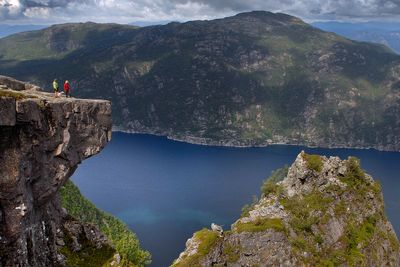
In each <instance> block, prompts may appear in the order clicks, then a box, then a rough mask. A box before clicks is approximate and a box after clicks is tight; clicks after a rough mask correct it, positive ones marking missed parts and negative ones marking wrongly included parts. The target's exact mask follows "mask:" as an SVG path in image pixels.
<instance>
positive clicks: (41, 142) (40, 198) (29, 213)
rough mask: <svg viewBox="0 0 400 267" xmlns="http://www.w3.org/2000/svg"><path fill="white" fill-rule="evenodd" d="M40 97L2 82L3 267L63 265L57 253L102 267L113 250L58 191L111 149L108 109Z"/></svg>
mask: <svg viewBox="0 0 400 267" xmlns="http://www.w3.org/2000/svg"><path fill="white" fill-rule="evenodd" d="M10 89H13V90H10ZM38 89H39V88H38V87H36V86H32V85H30V84H25V83H22V82H19V81H16V80H13V79H10V78H7V77H3V76H1V77H0V266H59V265H65V263H66V256H67V255H63V254H62V253H60V251H72V252H73V253H76V254H79V253H82V254H80V255H81V256H82V259H83V257H86V256H93V258H92V259H91V260H92V262H93V265H97V266H101V265H102V264H104V263H105V262H107V261H110V260H112V258H113V256H114V253H115V249H114V248H113V246H112V245H111V243H110V242H109V241H108V240H107V238H106V237H105V236H104V235H103V234H102V233H101V232H100V231H99V230H98V229H97V227H95V226H94V225H91V224H85V223H81V222H79V221H77V220H76V219H74V218H73V217H71V216H69V215H68V214H67V213H66V211H65V210H63V209H62V208H61V206H60V201H59V196H58V191H59V189H60V187H61V186H62V185H63V184H64V183H65V182H66V180H67V179H68V178H69V177H70V176H71V175H72V174H73V173H74V171H75V170H76V168H77V165H78V164H79V163H81V162H82V160H84V159H86V158H88V157H90V156H92V155H94V154H97V153H98V152H100V151H101V150H102V149H103V147H104V146H105V145H106V143H107V142H108V141H110V138H111V103H110V102H109V101H102V100H84V99H65V98H54V97H52V95H51V94H46V93H43V92H40V91H38ZM64 254H65V253H64Z"/></svg>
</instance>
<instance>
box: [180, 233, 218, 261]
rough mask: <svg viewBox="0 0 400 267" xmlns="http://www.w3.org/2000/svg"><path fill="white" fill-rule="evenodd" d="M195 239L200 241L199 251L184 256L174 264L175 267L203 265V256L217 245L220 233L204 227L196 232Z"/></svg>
mask: <svg viewBox="0 0 400 267" xmlns="http://www.w3.org/2000/svg"><path fill="white" fill-rule="evenodd" d="M194 239H195V240H197V241H198V242H199V247H198V250H197V253H196V254H194V255H191V256H188V257H186V258H183V259H182V260H181V261H180V262H175V263H174V264H172V266H173V267H186V266H193V267H194V266H201V265H200V260H201V258H202V257H204V256H205V255H207V254H208V253H209V252H210V250H211V249H212V248H213V247H214V246H215V245H216V243H217V241H218V239H219V236H218V233H216V232H214V231H210V230H208V229H205V228H204V229H202V230H200V231H198V232H196V233H195V234H194Z"/></svg>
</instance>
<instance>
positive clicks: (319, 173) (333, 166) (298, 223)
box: [173, 152, 400, 267]
mask: <svg viewBox="0 0 400 267" xmlns="http://www.w3.org/2000/svg"><path fill="white" fill-rule="evenodd" d="M277 173H282V171H280V172H277ZM277 180H281V181H279V182H277ZM262 191H263V196H262V198H261V199H260V201H259V202H258V203H256V204H253V205H252V206H251V207H250V208H249V209H247V210H245V211H244V213H243V214H242V217H241V218H240V219H239V220H237V221H236V222H235V223H234V224H233V225H232V227H231V230H230V231H227V232H225V234H224V236H223V237H219V236H218V233H215V232H213V231H210V230H207V229H203V230H202V231H200V232H197V233H196V234H195V235H194V236H193V238H191V239H190V240H188V242H187V243H186V246H187V248H186V250H185V251H184V252H183V253H181V255H180V256H179V258H178V259H177V260H176V261H175V262H174V264H173V266H198V265H200V266H288V267H289V266H400V244H399V241H398V239H397V237H396V234H395V232H394V230H393V227H392V225H391V224H390V222H389V221H388V220H387V218H386V216H385V212H384V202H383V196H382V192H381V189H380V186H379V183H377V182H375V181H374V180H373V179H372V177H371V176H369V175H368V174H366V173H365V172H364V171H363V170H362V169H361V167H360V165H359V161H358V160H357V159H355V158H349V159H347V160H341V159H339V158H338V157H330V158H326V157H322V156H317V155H307V154H305V153H304V152H302V153H301V154H299V155H298V156H297V158H296V161H295V162H294V163H293V165H292V166H291V167H290V168H289V169H288V170H285V171H284V172H283V175H281V176H280V177H279V179H277V174H275V175H273V176H272V177H271V179H270V180H268V181H266V182H265V183H264V185H263V187H262Z"/></svg>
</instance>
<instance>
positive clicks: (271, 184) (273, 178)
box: [261, 165, 289, 196]
mask: <svg viewBox="0 0 400 267" xmlns="http://www.w3.org/2000/svg"><path fill="white" fill-rule="evenodd" d="M288 170H289V167H288V166H287V165H285V167H283V168H280V169H277V170H275V171H273V172H272V173H271V175H270V177H268V178H267V179H266V180H265V181H264V182H263V184H262V186H261V193H262V195H263V196H268V195H269V194H280V193H281V192H282V187H281V186H279V185H277V183H278V182H280V181H282V180H283V179H285V177H286V176H287V173H288Z"/></svg>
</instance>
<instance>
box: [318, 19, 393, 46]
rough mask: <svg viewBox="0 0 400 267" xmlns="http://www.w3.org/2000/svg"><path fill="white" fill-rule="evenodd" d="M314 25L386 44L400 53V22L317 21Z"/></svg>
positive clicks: (355, 37)
mask: <svg viewBox="0 0 400 267" xmlns="http://www.w3.org/2000/svg"><path fill="white" fill-rule="evenodd" d="M312 25H313V26H315V27H317V28H319V29H321V30H324V31H330V32H334V33H337V34H339V35H342V36H344V37H347V38H350V39H353V40H358V41H365V42H372V43H378V44H384V45H386V46H388V47H390V48H391V49H393V50H394V51H396V52H397V53H400V24H399V23H389V22H387V23H383V22H381V23H378V22H363V23H344V22H316V23H313V24H312Z"/></svg>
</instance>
